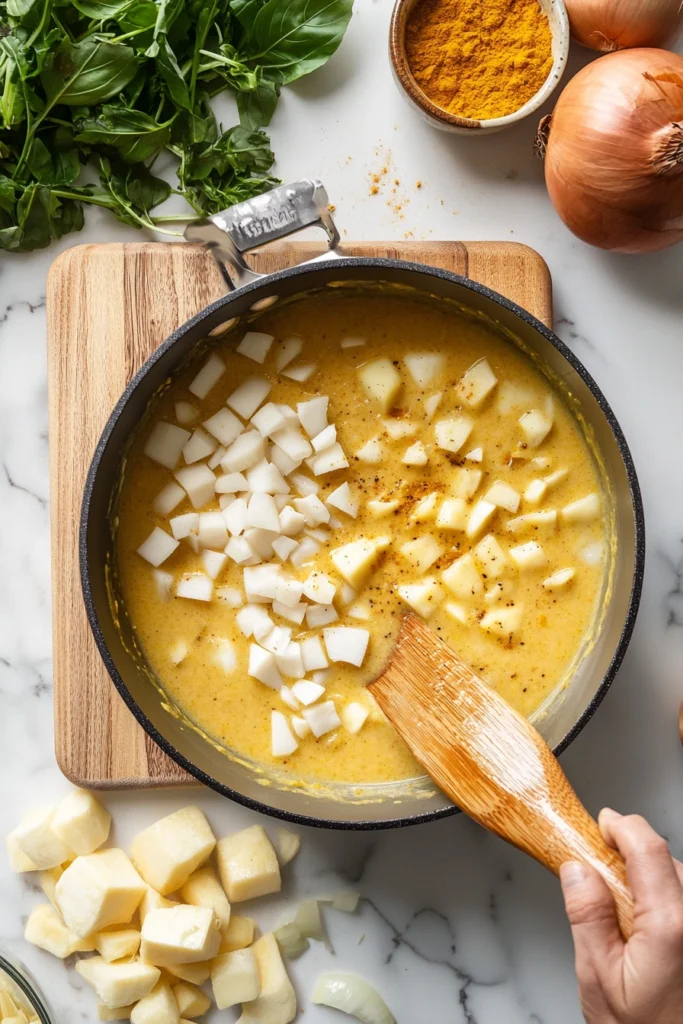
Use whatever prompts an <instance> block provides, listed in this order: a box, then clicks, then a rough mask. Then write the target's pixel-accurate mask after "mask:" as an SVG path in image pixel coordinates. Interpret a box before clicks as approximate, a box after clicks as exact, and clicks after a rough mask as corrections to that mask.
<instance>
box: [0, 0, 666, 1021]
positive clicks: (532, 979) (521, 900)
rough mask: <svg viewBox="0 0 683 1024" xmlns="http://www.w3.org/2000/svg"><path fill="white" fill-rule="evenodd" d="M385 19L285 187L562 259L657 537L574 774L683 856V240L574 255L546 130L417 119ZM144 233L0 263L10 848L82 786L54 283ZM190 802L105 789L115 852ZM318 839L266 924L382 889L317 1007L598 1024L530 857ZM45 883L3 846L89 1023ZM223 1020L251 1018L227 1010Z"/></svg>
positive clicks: (3, 902)
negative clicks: (53, 574) (57, 666)
mask: <svg viewBox="0 0 683 1024" xmlns="http://www.w3.org/2000/svg"><path fill="white" fill-rule="evenodd" d="M390 9H391V0H357V4H356V11H355V14H354V17H353V20H352V25H351V27H350V29H349V32H348V35H347V38H346V40H345V42H344V45H343V47H342V50H341V51H340V52H339V53H338V54H337V55H336V57H335V58H333V60H332V61H331V62H330V64H329V65H328V66H327V67H326V68H325V69H323V70H322V71H321V72H319V73H317V74H316V75H315V76H312V77H311V78H309V79H306V80H304V81H302V82H300V83H299V84H297V85H295V86H294V87H291V88H289V89H288V90H287V91H286V92H285V94H284V95H283V97H282V100H281V104H280V107H279V109H278V112H277V114H276V117H275V121H274V124H273V125H272V136H273V143H274V149H275V152H276V153H277V155H278V158H279V160H278V164H277V167H276V173H278V174H279V176H280V177H282V178H283V179H289V180H292V179H295V178H298V177H304V176H317V177H320V178H321V179H322V180H323V181H324V182H325V184H326V185H327V188H328V192H329V194H330V199H331V201H332V202H333V203H335V204H336V207H337V210H336V214H335V216H336V219H337V223H338V224H339V226H340V228H341V229H342V232H343V235H344V237H345V238H348V239H392V238H403V237H405V236H409V237H411V238H416V239H421V238H425V239H441V238H445V239H512V240H516V241H520V242H526V243H528V244H529V245H531V246H533V247H534V248H536V249H537V250H538V251H539V252H540V253H541V254H542V255H543V256H544V257H545V259H546V260H547V262H548V264H549V266H550V269H551V272H552V275H553V281H554V292H555V322H556V326H557V331H558V333H559V334H560V336H561V337H562V338H563V340H564V341H566V343H567V344H568V345H569V346H570V348H572V349H573V350H574V351H575V352H576V353H577V355H578V356H579V357H580V358H581V359H582V360H583V361H584V362H585V363H586V365H587V367H588V369H589V370H590V371H591V373H593V375H594V376H595V377H596V379H597V380H598V382H599V384H600V386H601V387H602V389H603V390H604V392H605V394H606V395H607V398H608V400H609V401H610V402H611V403H612V406H613V408H614V410H615V412H616V414H617V417H618V418H619V419H620V421H621V424H622V426H623V428H624V431H625V433H626V436H627V439H628V441H629V444H630V445H631V448H632V451H633V455H634V458H635V462H636V466H637V468H638V472H639V475H640V481H641V485H642V488H643V492H644V499H645V508H646V518H647V529H648V556H647V571H646V577H645V589H644V594H643V601H642V605H641V610H640V616H639V619H638V623H637V626H636V630H635V635H634V638H633V641H632V643H631V646H630V649H629V652H628V655H627V657H626V661H625V663H624V666H623V667H622V669H621V671H620V672H619V675H618V677H617V679H616V680H615V682H614V684H613V686H612V689H611V691H610V693H609V694H608V696H607V698H606V699H605V701H604V703H603V705H602V707H601V708H600V710H599V712H598V714H597V715H596V716H595V717H594V719H593V720H592V721H591V722H590V723H589V724H588V726H587V727H586V729H585V730H584V732H583V733H582V734H581V736H579V738H578V739H577V740H576V741H575V742H574V743H573V745H572V746H571V748H570V749H569V750H568V751H567V753H566V754H565V755H564V756H563V758H562V761H563V765H564V767H565V769H566V771H567V773H568V774H569V776H570V778H571V780H572V782H573V783H574V785H575V786H576V788H577V790H578V792H579V794H580V796H581V797H582V799H583V800H584V801H585V803H586V804H587V806H588V807H589V808H590V809H591V810H592V811H595V812H597V810H598V809H599V808H600V807H601V806H603V805H604V804H609V805H612V806H613V807H616V808H619V809H621V810H623V811H638V812H641V813H643V814H645V815H647V816H648V817H649V818H650V820H651V821H652V823H653V824H654V825H655V827H656V828H658V829H659V830H660V831H662V832H663V833H664V834H665V835H667V836H668V837H669V838H670V840H671V844H672V848H673V850H674V852H676V853H677V854H678V855H679V856H680V855H681V852H682V851H683V821H682V820H681V814H680V808H681V800H680V793H681V777H682V773H683V764H682V754H681V749H680V744H679V742H678V734H677V728H676V711H677V707H678V702H679V700H680V698H681V696H683V683H682V682H681V674H680V662H681V657H682V655H683V582H682V581H683V543H682V542H683V513H682V512H681V509H683V475H681V473H680V471H679V462H680V453H679V439H680V438H681V437H682V436H683V401H682V400H681V382H683V328H682V326H681V324H682V323H683V284H682V283H681V282H682V276H681V271H682V267H683V257H682V253H683V248H680V247H679V248H678V249H670V250H668V251H667V252H663V253H659V254H654V255H651V256H648V257H623V256H612V255H608V254H606V253H602V252H598V251H597V250H592V249H590V248H588V247H586V246H585V245H583V244H582V243H580V242H578V241H577V240H576V239H574V238H573V237H572V236H571V235H570V234H569V233H568V232H567V231H566V230H565V228H564V227H563V225H562V224H561V223H560V221H559V220H558V218H557V217H556V215H555V214H554V212H553V210H552V208H551V206H550V203H549V200H548V198H547V196H546V193H545V188H544V185H543V179H542V168H541V164H540V162H539V161H537V160H536V159H535V158H534V156H533V153H532V139H533V133H534V127H535V126H534V125H533V124H530V123H527V124H523V125H521V126H518V127H516V128H515V129H513V130H511V131H508V132H504V133H501V134H499V135H494V136H489V137H486V138H483V137H482V138H477V139H462V138H457V137H451V136H448V135H444V134H441V133H439V132H436V131H434V130H433V129H431V128H429V127H428V126H426V125H425V124H423V123H422V122H421V121H420V120H418V119H417V117H416V116H415V115H414V114H413V113H412V112H411V111H409V110H408V108H407V107H406V106H405V105H404V103H403V100H402V99H401V98H400V96H399V95H398V93H397V91H396V89H395V87H394V85H393V83H392V80H391V75H390V71H389V67H388V60H387V56H386V42H385V41H386V32H387V26H388V20H389V14H390ZM579 60H580V58H579ZM576 66H577V59H575V60H574V64H573V67H574V68H575V67H576ZM228 116H230V115H229V114H226V123H229V122H228V120H227V117H228ZM383 166H386V167H387V168H388V169H389V175H388V176H387V179H388V180H391V181H393V179H394V178H398V179H399V180H400V183H401V184H400V186H399V187H398V191H397V196H396V197H392V196H391V195H390V194H389V192H388V190H387V189H386V188H384V187H382V189H381V190H380V193H379V194H378V195H370V185H371V179H370V176H371V174H372V173H373V172H377V171H380V170H381V168H382V167H383ZM418 180H420V181H422V183H423V185H422V188H421V189H417V188H416V182H417V181H418ZM399 205H401V206H402V209H400V210H398V206H399ZM140 238H141V235H140V234H138V233H137V232H135V231H134V230H133V229H129V228H125V227H123V226H122V225H119V224H118V223H116V222H114V220H113V219H112V218H111V217H110V216H109V215H108V214H107V215H106V216H105V215H103V214H101V213H100V212H99V211H90V212H89V213H88V214H87V227H86V229H85V230H84V231H83V232H81V233H80V234H76V235H70V236H68V238H66V239H65V240H64V241H63V243H62V244H61V246H53V247H51V248H50V249H49V250H48V251H46V252H38V253H33V254H30V255H27V256H14V255H13V256H8V255H4V256H0V579H1V580H2V584H1V586H0V702H1V704H0V709H1V710H0V766H1V768H2V777H3V785H2V800H0V832H1V833H2V834H3V835H4V834H5V833H6V832H7V831H9V829H10V828H11V827H13V826H14V824H15V823H16V821H17V820H18V818H19V816H20V815H21V813H22V812H23V811H24V809H25V808H26V806H27V805H30V804H35V803H43V802H46V801H48V800H50V799H52V798H53V797H57V796H59V795H60V794H62V793H64V792H66V790H67V788H68V785H67V783H66V781H65V780H64V779H63V778H62V777H61V775H60V772H59V770H58V768H57V765H56V763H55V759H54V754H53V743H52V700H51V660H50V656H51V633H50V567H49V532H48V502H49V493H48V436H47V396H46V370H45V309H44V304H45V276H46V272H47V269H48V267H49V265H50V262H51V261H52V259H54V257H55V256H56V255H57V253H58V252H59V251H60V249H61V248H64V247H66V246H67V245H78V244H81V243H83V242H92V241H108V240H115V239H128V240H135V239H140ZM187 796H188V799H191V800H192V801H195V802H197V803H199V804H200V805H201V806H202V807H203V808H204V810H205V811H206V812H207V814H208V816H209V818H210V820H211V822H212V823H213V825H214V826H215V829H216V830H217V831H218V832H221V831H228V830H234V829H235V828H238V827H241V826H243V825H244V824H247V823H249V822H252V821H254V820H256V818H257V815H255V814H252V813H251V812H247V811H245V810H243V809H241V808H239V807H237V806H233V805H232V804H230V803H228V802H227V801H225V800H223V799H222V798H221V797H219V796H217V795H216V794H213V793H211V792H208V791H193V792H192V793H188V794H187ZM184 799H185V797H184V794H183V793H182V792H179V791H176V792H173V793H168V792H166V793H161V792H157V793H153V792H150V793H137V794H134V795H127V794H123V793H122V794H117V795H114V796H110V797H107V799H106V803H107V805H108V806H109V807H110V809H111V810H112V812H113V813H114V816H115V821H116V830H115V839H116V841H117V842H120V843H121V844H124V845H125V844H126V843H127V842H128V841H129V840H130V838H131V837H132V835H133V834H134V832H135V831H136V829H138V828H139V827H140V826H142V825H144V824H147V823H149V822H151V821H152V820H154V819H155V818H157V817H160V816H161V815H162V814H164V813H168V812H169V811H170V810H172V809H175V808H177V807H178V806H180V805H181V802H183V800H184ZM265 823H266V824H268V822H265ZM304 838H305V844H304V852H303V854H302V856H301V857H300V858H299V859H298V860H297V861H296V863H295V868H294V872H293V874H294V879H295V884H294V885H289V886H288V887H287V892H286V895H283V896H282V897H279V898H277V899H273V900H269V901H265V902H264V905H263V907H262V908H261V909H260V910H258V911H257V912H256V913H257V916H259V918H260V921H261V923H262V924H263V925H267V924H268V922H269V921H271V920H274V919H276V918H277V917H279V915H280V914H281V913H282V911H283V908H284V904H285V903H287V902H289V903H292V902H293V901H294V900H295V899H296V898H297V897H298V896H299V894H301V893H304V892H306V893H311V894H319V893H320V892H321V891H329V889H330V888H332V887H338V883H339V882H340V881H342V882H343V883H344V882H349V881H350V882H352V883H354V885H355V884H357V886H358V888H359V889H360V890H361V891H362V893H363V896H364V902H363V904H362V907H361V910H360V912H359V913H358V914H357V915H355V916H353V917H351V916H347V915H343V914H338V913H335V914H332V913H330V914H328V919H329V925H330V932H331V935H332V940H333V942H334V945H335V948H336V950H337V955H336V957H335V958H332V957H330V956H329V954H327V953H326V952H325V951H324V950H323V949H322V948H321V947H318V948H316V949H314V950H312V951H311V952H309V953H308V954H306V956H304V957H303V958H302V959H301V960H299V961H297V962H296V963H295V964H294V966H293V968H292V974H293V976H294V979H295V984H296V986H297V989H298V991H299V994H300V996H301V999H302V1003H303V1004H304V1006H306V1002H307V994H309V993H310V990H311V986H312V982H313V979H314V977H315V976H316V973H317V972H318V971H319V970H320V969H322V968H323V967H327V966H328V965H330V966H332V967H333V966H335V965H336V966H339V968H341V969H349V970H356V971H358V972H360V973H362V974H364V975H365V976H366V977H368V978H369V979H370V980H372V981H373V982H374V983H375V984H376V985H377V986H378V988H379V989H380V990H381V991H382V992H383V993H384V995H385V997H386V999H387V1001H388V1002H389V1004H390V1006H391V1007H392V1008H393V1011H394V1013H395V1015H396V1017H397V1020H398V1021H399V1024H422V1022H423V1021H425V1020H426V1019H427V1018H428V1019H429V1022H430V1024H456V1022H457V1024H460V1022H464V1024H532V1022H534V1024H541V1022H542V1024H577V1022H579V1021H580V1020H581V1015H580V1012H579V1009H578V1002H577V998H576V991H575V979H574V973H573V968H572V950H571V941H570V937H569V931H568V928H567V925H566V922H565V919H564V915H563V911H562V905H561V899H560V893H559V888H558V886H557V884H556V882H555V880H554V879H553V878H552V877H551V876H550V875H549V874H547V873H546V872H545V871H544V870H543V869H542V868H540V867H539V866H537V865H536V864H535V863H533V862H532V861H530V860H528V859H527V858H525V857H524V856H523V855H522V854H519V853H517V852H516V851H514V850H512V849H510V848H508V847H506V846H505V845H504V844H503V843H501V842H500V841H498V840H497V839H494V838H493V837H491V836H488V835H486V834H484V832H483V831H482V830H481V829H480V828H478V827H477V826H475V825H474V824H472V823H471V822H469V821H468V820H466V819H465V818H464V817H458V818H455V819H450V820H447V821H443V822H439V823H436V824H431V825H426V826H421V827H419V828H414V829H408V830H403V831H397V832H388V833H379V834H376V835H372V834H359V835H353V834H352V835H349V834H338V833H332V832H327V833H325V832H322V831H317V830H310V831H308V832H307V833H306V835H305V837H304ZM26 878H27V876H24V878H23V879H22V878H17V877H15V876H14V875H12V874H11V872H10V871H9V868H8V866H7V863H6V861H5V858H4V856H3V855H1V854H0V942H1V943H2V944H3V945H5V946H7V947H9V948H10V949H11V950H13V951H14V952H15V953H17V954H18V955H20V956H21V957H22V958H24V959H25V960H26V961H27V962H28V964H29V965H30V966H31V968H32V969H33V970H34V971H35V973H36V974H37V975H38V977H39V979H40V980H41V981H42V983H43V985H44V987H45V989H46V990H47V992H48V995H49V997H50V999H51V1001H52V1003H53V1004H54V1008H55V1010H56V1016H57V1019H58V1020H59V1021H60V1022H63V1024H66V1022H67V1021H69V1022H72V1021H74V1020H77V1019H80V1020H86V1021H94V1020H95V1019H96V1014H95V998H94V995H93V994H92V992H91V991H90V990H89V989H86V988H85V987H84V986H83V985H82V984H81V982H80V979H79V978H78V977H77V976H75V975H74V972H73V970H71V969H69V968H68V965H67V966H66V967H65V966H64V964H62V963H61V962H59V961H57V960H54V959H52V958H51V957H50V956H49V955H48V954H47V953H43V952H41V951H40V950H37V949H34V948H31V947H29V946H28V945H27V944H26V943H25V942H24V941H23V939H22V938H21V936H22V931H23V923H24V921H25V919H26V915H27V914H28V912H29V910H30V908H31V907H32V905H34V904H35V903H36V902H37V901H38V896H37V895H36V892H35V891H34V890H33V886H32V884H31V883H30V881H27V880H26ZM362 934H364V935H365V940H364V942H363V943H362V945H359V939H360V936H361V935H362ZM217 1016H218V1015H217ZM221 1019H224V1020H225V1019H228V1020H229V1019H232V1017H231V1016H230V1011H227V1017H226V1016H225V1014H224V1015H222V1017H221ZM305 1019H306V1020H310V1021H311V1024H314V1022H315V1024H324V1022H325V1021H330V1024H331V1022H332V1021H333V1019H335V1016H334V1013H333V1012H332V1011H329V1010H324V1009H321V1008H317V1007H314V1008H310V1007H306V1017H305Z"/></svg>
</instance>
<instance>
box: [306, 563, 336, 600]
mask: <svg viewBox="0 0 683 1024" xmlns="http://www.w3.org/2000/svg"><path fill="white" fill-rule="evenodd" d="M336 592H337V587H336V584H335V582H334V580H332V579H330V577H329V576H328V575H327V573H324V572H318V571H316V570H313V572H312V573H311V574H310V575H309V576H308V577H307V578H306V579H305V580H304V584H303V595H304V597H307V598H308V600H309V601H315V602H316V604H332V602H333V600H334V595H335V594H336Z"/></svg>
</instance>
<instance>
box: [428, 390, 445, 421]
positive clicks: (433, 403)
mask: <svg viewBox="0 0 683 1024" xmlns="http://www.w3.org/2000/svg"><path fill="white" fill-rule="evenodd" d="M442 398H443V391H437V392H435V394H433V395H429V396H428V397H427V398H425V400H424V411H425V418H426V420H427V422H428V423H429V422H430V421H431V420H433V419H434V416H435V414H436V410H437V409H438V408H439V406H440V404H441V399H442Z"/></svg>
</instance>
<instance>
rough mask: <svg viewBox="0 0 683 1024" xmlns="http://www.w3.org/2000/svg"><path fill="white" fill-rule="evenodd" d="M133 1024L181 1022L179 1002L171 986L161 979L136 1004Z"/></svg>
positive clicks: (131, 1019) (132, 1013)
mask: <svg viewBox="0 0 683 1024" xmlns="http://www.w3.org/2000/svg"><path fill="white" fill-rule="evenodd" d="M130 1022H131V1024H180V1014H179V1013H178V1004H177V1003H176V1001H175V996H174V995H173V992H172V991H171V986H170V985H169V984H167V982H165V981H160V982H159V983H158V984H157V985H155V987H154V988H153V989H152V991H151V992H150V993H149V995H147V996H143V998H142V999H141V1000H140V1001H139V1002H138V1003H136V1004H135V1006H134V1007H133V1010H132V1012H131V1015H130Z"/></svg>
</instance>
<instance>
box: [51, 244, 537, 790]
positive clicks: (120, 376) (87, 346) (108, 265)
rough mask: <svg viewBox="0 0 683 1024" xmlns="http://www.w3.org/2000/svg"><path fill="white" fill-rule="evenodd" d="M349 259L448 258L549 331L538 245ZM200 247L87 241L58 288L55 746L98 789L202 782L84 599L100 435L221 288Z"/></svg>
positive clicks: (303, 255) (267, 257)
mask: <svg viewBox="0 0 683 1024" xmlns="http://www.w3.org/2000/svg"><path fill="white" fill-rule="evenodd" d="M322 249H323V247H322V246H319V245H317V244H314V243H308V242H285V243H279V244H277V245H275V246H272V247H270V248H269V249H268V250H264V251H263V252H262V253H260V254H254V255H253V256H252V257H251V259H252V261H253V265H254V268H255V269H256V270H259V271H262V272H266V273H267V272H269V271H272V270H277V269H279V268H282V267H285V266H291V265H293V264H296V263H300V262H301V261H302V260H304V259H310V258H311V257H313V256H316V255H319V253H320V252H322ZM342 251H343V252H344V253H345V254H346V255H350V256H383V257H388V258H392V259H407V260H412V261H414V262H419V263H429V264H432V265H433V266H437V267H443V268H444V269H446V270H451V271H454V272H455V273H457V274H462V275H464V276H466V277H470V278H472V279H473V280H475V281H480V282H482V283H483V284H486V285H488V286H489V287H490V288H493V289H494V290H495V291H498V292H501V293H502V294H503V295H505V296H507V297H508V298H510V299H513V300H514V301H515V302H517V303H519V305H520V306H523V307H524V308H525V309H528V310H529V311H530V312H531V313H533V314H534V315H535V316H537V317H538V319H539V320H541V321H543V323H545V324H547V325H548V326H550V324H551V316H552V307H551V284H550V274H549V272H548V268H547V266H546V264H545V263H544V261H543V260H542V259H541V257H540V256H539V255H538V253H536V252H534V251H533V250H532V249H529V248H527V247H526V246H524V245H519V244H517V243H515V242H362V243H354V244H347V245H344V246H343V247H342ZM224 290H225V289H224V285H223V281H222V278H221V275H220V273H219V272H218V269H217V268H216V266H215V264H214V262H213V259H212V258H211V256H210V255H209V253H208V252H207V251H206V250H205V249H203V248H202V247H200V246H194V245H173V244H166V243H155V242H142V243H127V244H111V245H79V246H75V247H74V248H72V249H68V250H67V251H66V252H64V253H62V255H61V256H59V257H58V258H57V259H56V260H55V262H54V264H53V265H52V269H51V271H50V275H49V279H48V289H47V311H48V317H47V321H48V334H47V358H48V390H49V410H50V494H51V523H52V590H53V600H52V623H53V653H54V703H55V752H56V755H57V761H58V763H59V766H60V768H61V770H62V771H63V773H64V774H65V775H66V777H67V778H68V779H70V780H71V781H72V782H74V783H76V784H77V785H79V786H86V787H89V788H92V789H123V788H142V787H152V786H178V785H188V784H190V783H191V782H193V780H192V779H191V778H190V777H189V776H188V775H186V773H185V772H183V771H181V769H180V768H178V767H177V765H175V764H174V762H173V761H171V760H169V759H168V758H167V757H166V755H165V754H163V753H162V752H161V750H160V749H159V747H157V745H156V744H155V743H154V742H153V741H152V740H151V739H150V738H149V737H148V736H147V735H146V733H145V732H144V731H143V730H142V729H141V728H140V726H139V725H138V724H137V722H136V721H135V719H134V718H133V716H132V715H131V714H130V712H129V711H128V709H127V708H126V706H125V704H124V703H123V701H122V700H121V698H120V697H119V695H118V693H117V692H116V689H115V688H114V684H113V683H112V682H111V680H110V678H109V675H108V674H107V672H106V670H105V668H104V665H103V664H102V662H101V660H100V656H99V654H98V652H97V648H96V647H95V643H94V640H93V638H92V635H91V632H90V627H89V625H88V621H87V619H86V615H85V609H84V607H83V601H82V597H81V582H80V575H79V569H78V527H79V518H80V508H81V497H82V492H83V486H84V482H85V477H86V474H87V471H88V466H89V463H90V459H91V456H92V452H93V450H94V447H95V444H96V441H97V438H98V437H99V435H100V432H101V430H102V428H103V427H104V424H105V422H106V420H107V418H108V416H109V413H110V412H111V410H112V408H113V406H114V405H115V403H116V401H117V399H118V398H119V395H120V394H121V392H122V391H123V389H124V388H125V386H126V384H127V383H128V381H129V380H130V378H131V377H132V376H133V374H134V373H135V372H136V371H137V370H138V369H139V367H140V366H142V364H143V363H144V362H145V360H146V359H147V358H148V357H149V356H150V355H151V354H152V352H153V351H154V350H155V349H156V348H157V346H158V345H159V344H160V343H161V342H162V341H163V340H164V338H166V337H167V335H169V334H170V333H171V331H173V330H174V329H175V328H176V327H178V326H179V325H180V324H182V323H183V322H184V321H185V320H187V319H189V318H190V317H191V316H193V315H194V314H195V313H196V312H197V311H198V310H200V309H201V308H202V307H203V306H206V305H207V304H208V303H210V302H212V301H213V300H214V299H216V298H219V297H220V296H221V295H222V294H223V292H224Z"/></svg>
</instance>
